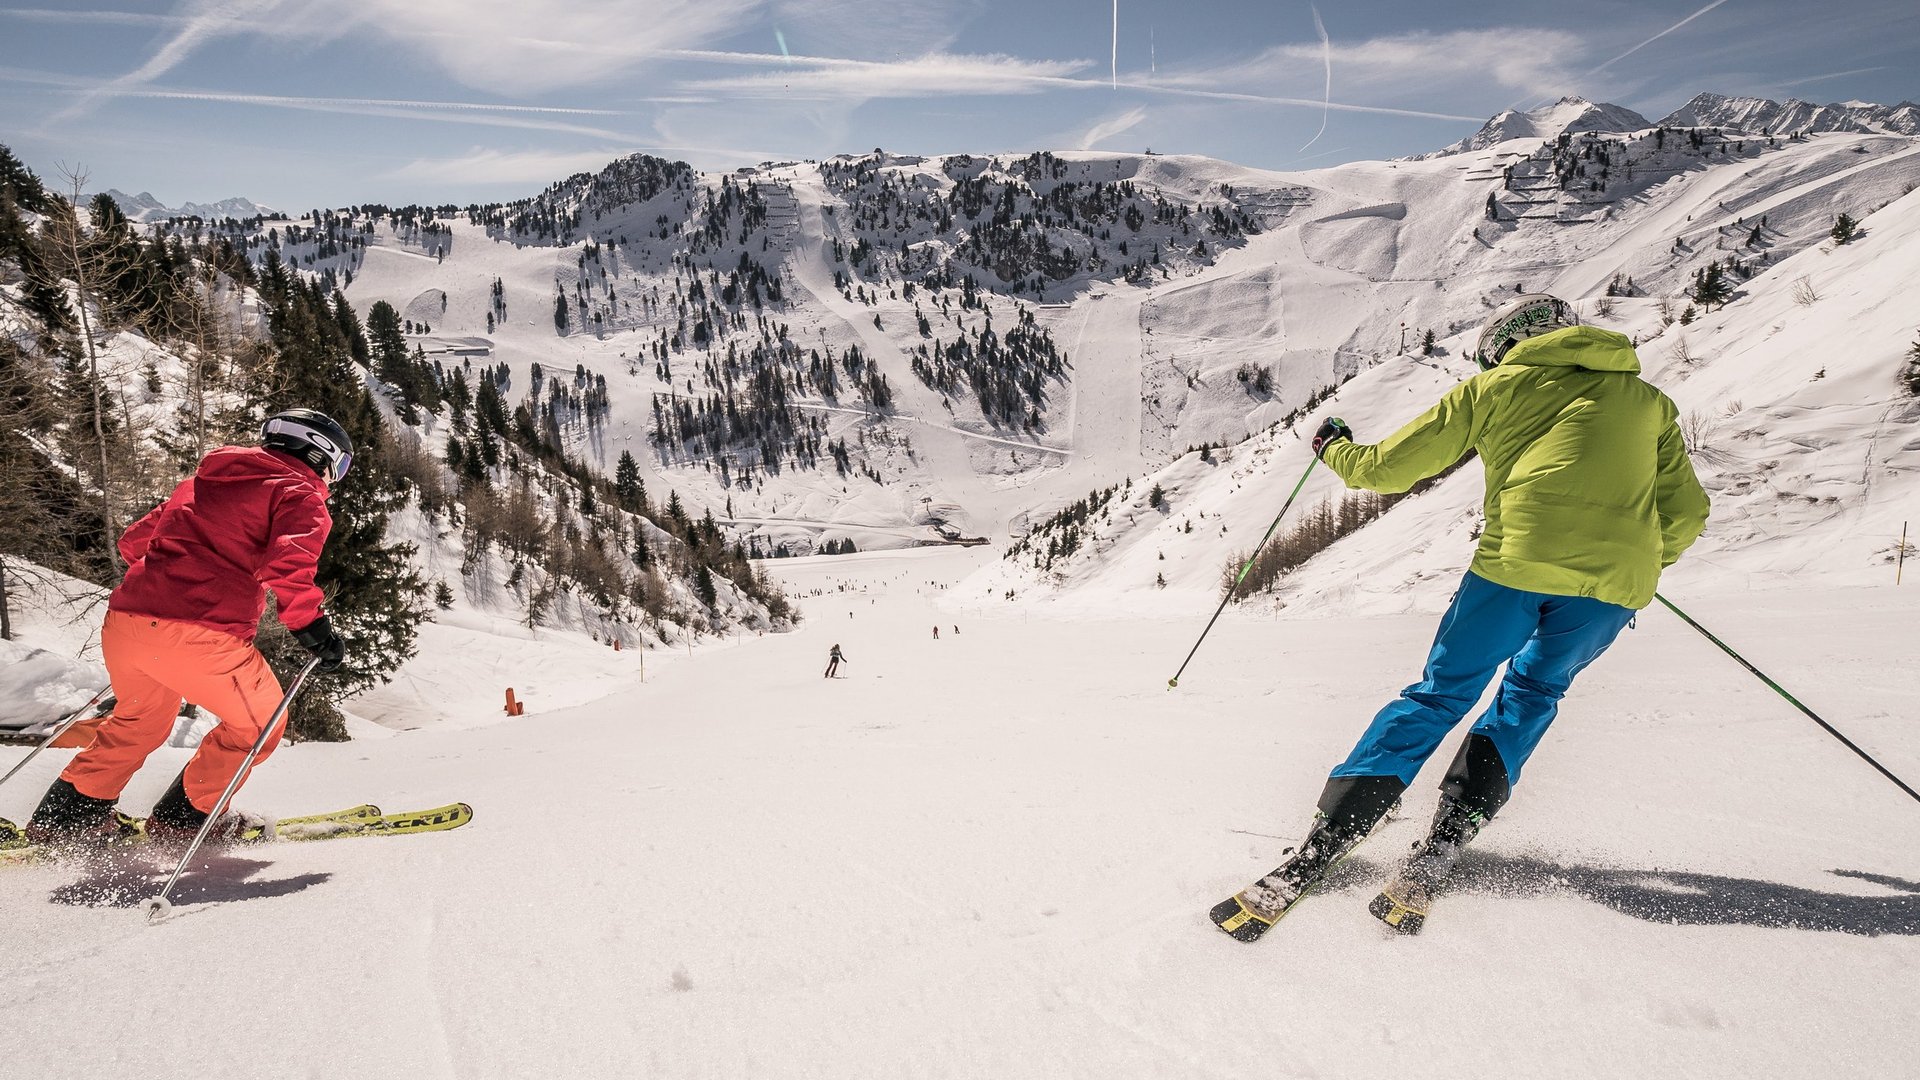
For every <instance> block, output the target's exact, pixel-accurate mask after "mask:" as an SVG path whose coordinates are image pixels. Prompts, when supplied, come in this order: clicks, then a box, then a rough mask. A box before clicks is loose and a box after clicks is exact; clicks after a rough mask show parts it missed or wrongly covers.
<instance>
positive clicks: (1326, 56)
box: [1115, 0, 1333, 154]
mask: <svg viewBox="0 0 1920 1080" xmlns="http://www.w3.org/2000/svg"><path fill="white" fill-rule="evenodd" d="M1115 2H1116V3H1117V2H1118V0H1115ZM1307 6H1308V7H1309V8H1312V9H1313V28H1314V29H1315V30H1318V31H1319V32H1320V56H1321V59H1323V60H1325V61H1326V68H1327V89H1326V94H1325V95H1324V96H1325V98H1326V100H1327V103H1328V107H1327V108H1323V109H1321V110H1320V130H1319V131H1316V132H1314V133H1313V138H1311V139H1308V140H1307V146H1312V145H1313V144H1314V143H1317V142H1319V141H1320V136H1322V135H1325V134H1326V133H1327V115H1328V114H1329V113H1331V112H1332V111H1333V109H1332V102H1333V42H1332V41H1331V40H1329V39H1328V38H1327V24H1326V23H1323V22H1321V21H1320V8H1319V7H1318V5H1315V4H1308V5H1307ZM1307 146H1303V147H1301V148H1300V149H1298V150H1295V151H1294V153H1296V154H1299V153H1305V152H1306V149H1307Z"/></svg>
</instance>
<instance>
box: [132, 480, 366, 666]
mask: <svg viewBox="0 0 1920 1080" xmlns="http://www.w3.org/2000/svg"><path fill="white" fill-rule="evenodd" d="M332 527H333V518H332V516H331V515H329V514H328V513H327V485H326V481H324V480H322V479H321V478H320V477H319V476H318V475H317V474H316V473H315V472H314V471H313V470H312V469H309V468H307V466H306V465H305V464H303V463H302V462H301V461H300V460H299V459H298V458H295V457H292V456H289V455H287V454H283V453H281V452H279V451H278V450H267V449H263V448H261V447H258V446H223V447H221V448H220V449H218V450H215V451H214V452H213V453H211V454H208V455H207V456H206V457H205V458H202V459H201V461H200V468H199V469H198V470H197V471H195V472H194V474H193V475H192V476H189V477H187V478H186V479H185V480H182V481H181V482H180V486H179V487H177V488H174V489H173V494H172V495H169V496H167V501H166V502H163V503H161V504H160V505H159V506H157V507H155V508H154V509H153V511H152V512H151V513H149V514H147V516H146V517H143V518H141V519H140V520H139V521H136V522H134V523H133V527H132V528H129V529H128V530H127V531H126V534H125V535H123V536H122V537H120V554H121V556H122V557H124V558H125V559H126V560H127V576H126V578H125V579H124V580H122V581H121V582H120V587H119V588H117V589H115V590H113V597H112V599H110V600H109V601H108V602H107V607H108V608H109V609H110V610H113V611H124V612H127V613H128V614H130V615H149V616H152V617H154V618H159V619H173V620H177V621H179V622H189V623H196V624H198V625H200V626H205V627H210V628H212V629H214V630H220V631H223V632H225V633H229V634H232V635H234V636H235V637H237V638H240V639H242V640H243V641H252V640H253V635H254V630H255V628H256V627H257V626H258V625H259V622H260V616H261V614H262V613H263V612H265V611H266V609H267V594H266V590H268V589H272V590H273V595H274V597H275V598H276V599H278V600H279V602H280V621H281V622H282V623H283V624H285V625H286V626H287V627H289V628H290V629H294V630H300V629H304V628H305V627H307V626H308V625H310V624H312V623H313V621H314V620H315V619H318V618H319V617H320V600H321V596H320V589H319V587H318V586H316V585H315V584H314V583H313V574H314V569H315V567H316V566H317V565H318V564H319V561H320V549H321V548H322V547H323V546H325V545H326V542H327V531H328V530H329V529H331V528H332Z"/></svg>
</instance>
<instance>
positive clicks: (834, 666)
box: [822, 643, 851, 679]
mask: <svg viewBox="0 0 1920 1080" xmlns="http://www.w3.org/2000/svg"><path fill="white" fill-rule="evenodd" d="M846 659H847V658H846V657H844V656H842V655H840V646H839V644H838V643H835V645H834V646H833V651H832V652H830V653H828V654H827V673H826V674H825V675H824V676H822V678H827V679H831V678H833V676H834V672H836V671H839V670H840V662H841V661H842V660H846ZM848 662H849V663H851V661H848Z"/></svg>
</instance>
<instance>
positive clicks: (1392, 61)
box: [1154, 27, 1587, 119]
mask: <svg viewBox="0 0 1920 1080" xmlns="http://www.w3.org/2000/svg"><path fill="white" fill-rule="evenodd" d="M1586 48H1587V46H1586V43H1585V40H1584V39H1583V38H1582V37H1581V36H1580V35H1578V34H1575V33H1573V32H1572V31H1567V30H1553V29H1543V28H1538V27H1504V28H1500V29H1497V30H1451V31H1446V32H1441V33H1435V32H1429V31H1413V32H1409V33H1400V34H1388V35H1383V36H1380V37H1372V38H1362V39H1358V40H1345V41H1331V40H1328V41H1314V42H1311V43H1308V42H1290V43H1286V44H1281V45H1274V46H1270V47H1268V48H1265V49H1262V50H1260V51H1259V52H1256V53H1254V54H1252V55H1250V56H1244V57H1239V58H1230V59H1215V60H1212V61H1208V62H1205V63H1196V62H1191V61H1190V62H1188V63H1187V64H1184V65H1182V66H1181V67H1179V68H1173V69H1170V70H1167V71H1163V72H1162V73H1161V75H1160V77H1159V78H1158V79H1156V80H1154V82H1155V83H1156V84H1157V85H1167V86H1183V87H1190V88H1194V89H1206V90H1213V91H1222V92H1229V93H1255V94H1265V95H1272V96H1281V97H1288V98H1299V97H1303V96H1304V93H1305V92H1311V90H1321V91H1322V92H1323V95H1324V94H1325V81H1326V80H1325V75H1326V71H1327V69H1328V67H1329V66H1330V65H1332V64H1337V65H1338V66H1339V68H1340V84H1341V86H1343V87H1345V88H1346V90H1345V93H1346V94H1347V95H1349V96H1363V97H1366V98H1370V99H1374V100H1385V101H1388V102H1406V103H1408V104H1412V103H1416V102H1417V103H1418V104H1419V105H1420V106H1422V107H1421V108H1406V109H1404V110H1403V111H1406V112H1408V113H1412V114H1416V115H1434V114H1436V113H1440V114H1443V115H1445V116H1446V117H1447V118H1449V119H1451V118H1455V114H1453V113H1450V112H1448V111H1447V110H1445V109H1443V108H1436V106H1437V105H1439V104H1440V103H1443V102H1459V103H1461V104H1467V103H1476V105H1477V103H1480V102H1484V101H1485V100H1486V97H1487V93H1488V89H1489V85H1491V86H1492V87H1493V88H1494V89H1495V90H1496V92H1505V91H1513V90H1518V91H1521V92H1525V93H1528V94H1534V93H1539V92H1542V91H1545V90H1548V89H1551V88H1557V87H1559V86H1560V85H1562V84H1563V83H1564V81H1565V79H1566V65H1567V58H1568V57H1578V56H1581V55H1583V54H1584V53H1585V51H1586ZM1309 65H1311V66H1309ZM1308 72H1316V73H1318V74H1320V75H1321V76H1322V78H1321V79H1320V80H1319V81H1320V82H1321V83H1322V85H1321V86H1313V85H1312V84H1311V83H1309V82H1307V81H1306V80H1307V78H1308V77H1309V76H1308V75H1307V73H1308ZM1328 96H1330V95H1328ZM1313 104H1315V105H1319V104H1320V102H1318V101H1316V102H1314V103H1313ZM1331 107H1332V108H1333V110H1334V111H1336V112H1338V111H1341V105H1340V103H1338V102H1334V103H1333V104H1332V106H1331ZM1376 108H1383V106H1376ZM1476 112H1478V110H1477V109H1476ZM1474 118H1475V119H1485V118H1486V117H1485V114H1484V113H1479V114H1478V115H1476V116H1475V117H1474Z"/></svg>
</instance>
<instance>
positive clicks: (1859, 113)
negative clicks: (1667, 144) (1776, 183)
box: [1660, 94, 1920, 135]
mask: <svg viewBox="0 0 1920 1080" xmlns="http://www.w3.org/2000/svg"><path fill="white" fill-rule="evenodd" d="M1660 123H1661V124H1663V125H1665V126H1667V127H1724V128H1737V129H1739V130H1741V131H1750V132H1753V133H1754V134H1763V133H1764V134H1770V135H1801V134H1807V133H1811V132H1817V131H1850V132H1854V133H1857V134H1868V133H1874V132H1878V133H1882V134H1888V135H1920V105H1915V104H1914V103H1913V102H1911V101H1903V102H1901V103H1900V104H1898V105H1875V104H1874V103H1873V102H1870V101H1842V102H1837V103H1835V104H1831V105H1815V104H1813V103H1812V102H1808V101H1800V100H1797V99H1788V100H1787V101H1769V100H1767V99H1766V98H1750V97H1727V96H1725V95H1723V94H1695V95H1694V96H1693V100H1692V101H1689V102H1687V103H1686V104H1685V105H1682V106H1680V107H1679V108H1678V109H1675V110H1674V111H1673V112H1671V113H1668V114H1667V115H1666V116H1665V117H1663V118H1661V120H1660Z"/></svg>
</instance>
